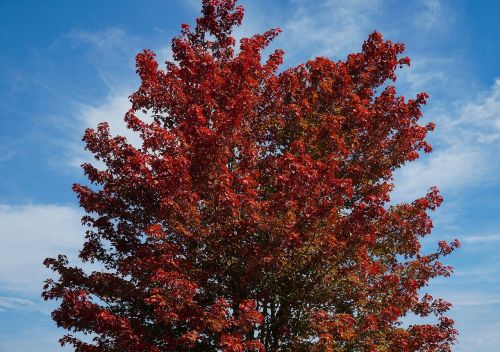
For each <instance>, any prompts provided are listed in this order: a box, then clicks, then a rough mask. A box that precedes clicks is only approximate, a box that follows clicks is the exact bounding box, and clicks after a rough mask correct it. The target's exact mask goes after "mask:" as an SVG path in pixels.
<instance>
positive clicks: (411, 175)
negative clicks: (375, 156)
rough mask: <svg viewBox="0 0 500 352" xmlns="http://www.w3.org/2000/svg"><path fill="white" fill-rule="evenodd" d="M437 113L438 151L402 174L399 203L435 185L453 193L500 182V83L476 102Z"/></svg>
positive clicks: (498, 81)
mask: <svg viewBox="0 0 500 352" xmlns="http://www.w3.org/2000/svg"><path fill="white" fill-rule="evenodd" d="M450 107H453V104H452V103H449V104H447V108H448V109H450ZM434 113H435V114H436V119H437V121H438V129H437V131H436V132H435V134H434V135H433V138H434V140H435V142H436V143H435V144H436V145H437V148H436V151H435V152H434V153H432V154H431V155H430V156H428V157H424V158H423V159H422V160H419V161H417V162H415V163H413V164H410V165H408V166H405V167H404V168H403V169H402V170H400V171H399V173H398V174H397V177H396V185H397V187H396V192H395V199H397V200H405V201H408V200H411V199H412V198H415V197H416V196H419V195H422V194H424V193H425V191H426V190H427V189H428V188H429V187H431V186H438V187H439V188H441V189H442V190H443V191H447V192H451V191H457V190H460V189H464V188H469V187H474V186H477V185H480V184H484V183H485V182H498V181H499V180H498V179H497V178H496V177H495V175H497V173H496V172H498V171H499V170H498V168H499V166H500V165H498V163H495V162H492V160H498V152H499V148H500V145H499V144H498V142H499V141H500V80H498V79H497V80H496V81H495V83H494V84H493V86H492V87H491V88H490V89H487V90H485V91H484V92H481V93H480V94H478V96H477V97H476V98H475V99H472V100H471V101H469V102H465V103H462V104H458V106H457V107H456V108H454V109H451V111H440V112H434Z"/></svg>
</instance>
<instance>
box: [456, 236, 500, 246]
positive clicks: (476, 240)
mask: <svg viewBox="0 0 500 352" xmlns="http://www.w3.org/2000/svg"><path fill="white" fill-rule="evenodd" d="M461 242H464V243H470V244H483V243H492V242H500V234H494V235H484V236H467V237H463V238H462V239H461Z"/></svg>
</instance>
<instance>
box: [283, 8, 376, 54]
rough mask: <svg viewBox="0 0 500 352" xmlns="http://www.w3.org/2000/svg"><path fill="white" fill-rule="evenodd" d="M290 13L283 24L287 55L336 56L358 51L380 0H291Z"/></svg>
mask: <svg viewBox="0 0 500 352" xmlns="http://www.w3.org/2000/svg"><path fill="white" fill-rule="evenodd" d="M291 5H292V6H293V9H294V10H293V13H292V15H291V17H290V19H289V20H288V21H287V22H286V23H285V25H284V33H283V39H284V41H285V43H284V45H285V46H286V48H285V49H286V51H287V53H288V54H290V55H292V56H293V55H296V54H299V53H301V52H302V53H304V54H306V53H305V51H307V54H309V55H314V56H318V55H323V56H333V55H335V56H336V57H338V56H339V55H345V54H346V53H347V52H349V51H358V50H359V48H360V45H361V43H363V41H364V40H365V39H366V37H367V35H368V34H369V33H370V32H372V31H373V30H374V29H375V28H374V27H373V24H374V17H376V15H377V14H378V13H379V10H380V6H381V2H380V1H379V0H352V1H347V0H327V1H306V0H293V1H291Z"/></svg>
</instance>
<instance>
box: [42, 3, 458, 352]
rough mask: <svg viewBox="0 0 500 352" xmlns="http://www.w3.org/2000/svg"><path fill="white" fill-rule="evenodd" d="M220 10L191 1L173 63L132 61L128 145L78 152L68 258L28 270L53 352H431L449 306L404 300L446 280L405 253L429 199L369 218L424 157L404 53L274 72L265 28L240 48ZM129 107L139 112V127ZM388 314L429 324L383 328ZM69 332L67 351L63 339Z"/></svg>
mask: <svg viewBox="0 0 500 352" xmlns="http://www.w3.org/2000/svg"><path fill="white" fill-rule="evenodd" d="M235 2H236V1H235V0H203V8H202V16H201V17H200V18H198V19H197V21H196V26H195V27H194V28H190V26H188V25H183V26H182V33H181V35H180V36H179V37H176V38H174V39H173V41H172V49H173V58H174V61H173V62H167V63H166V68H165V69H159V68H158V63H157V62H156V60H155V55H154V53H153V52H151V51H149V50H145V51H143V52H141V53H140V54H138V55H137V72H138V74H139V76H140V78H141V85H140V88H139V89H138V90H137V92H136V93H134V94H133V95H132V96H131V102H132V108H131V109H130V110H129V111H128V113H127V114H126V116H125V121H126V123H127V124H128V127H129V128H130V129H131V130H133V131H135V132H136V133H138V134H140V136H141V138H142V147H140V148H136V147H134V146H132V145H130V144H129V143H127V140H126V139H125V138H124V137H121V136H116V137H114V136H111V135H110V132H109V129H108V125H107V124H106V123H102V124H100V125H99V126H98V127H97V129H96V130H94V129H88V130H87V131H86V133H85V136H84V138H83V140H84V141H85V142H86V148H87V149H88V150H89V151H91V152H92V153H93V154H94V156H95V158H96V159H97V160H100V161H101V162H103V163H104V164H105V168H104V169H97V168H96V167H94V166H92V165H90V164H84V165H83V169H84V171H85V174H86V175H87V177H88V179H89V180H90V181H91V183H92V184H94V186H92V185H88V186H85V185H80V184H76V185H75V186H74V191H75V192H76V193H77V195H78V197H79V200H80V205H81V206H82V207H83V209H84V210H85V211H86V213H87V215H85V216H84V217H83V223H84V224H85V225H87V226H88V231H87V232H86V237H85V238H86V241H85V244H84V246H83V249H82V250H81V252H80V258H81V259H82V260H83V261H84V262H97V263H100V264H101V270H96V271H93V272H91V273H87V272H85V271H84V270H83V269H82V268H81V267H78V266H70V265H69V264H68V261H67V259H66V257H65V256H63V255H60V256H59V257H58V258H54V259H50V258H49V259H46V261H45V265H46V266H48V267H49V268H51V269H52V270H53V271H55V272H57V273H58V275H59V278H58V279H57V280H53V279H48V280H47V281H46V285H45V288H44V292H43V297H44V298H45V299H46V300H48V299H56V300H59V301H60V306H59V307H58V308H57V309H56V310H55V311H54V312H53V314H52V316H53V319H54V320H55V321H56V322H57V325H58V326H60V327H63V328H65V329H67V330H69V331H70V332H71V334H69V335H66V336H64V337H63V338H62V339H61V343H62V344H63V345H64V344H70V345H73V346H74V347H75V350H76V351H79V352H91V351H92V352H93V351H99V352H101V351H113V352H116V351H137V352H139V351H140V352H144V351H149V352H161V351H165V352H166V351H225V352H242V351H399V352H404V351H449V350H450V348H451V345H452V344H453V342H454V341H455V338H456V335H457V332H456V330H455V329H454V327H453V321H452V320H451V319H449V318H447V317H446V316H445V315H444V313H445V312H446V311H447V310H448V309H449V307H450V304H449V303H447V302H444V301H443V300H441V299H434V298H433V297H431V296H430V295H428V294H425V295H422V294H421V290H420V289H421V288H423V287H424V286H426V285H427V284H428V282H429V280H430V279H432V278H434V277H438V276H448V275H450V273H451V268H450V267H449V266H445V265H443V264H441V263H440V262H439V260H440V258H441V257H442V256H444V255H447V254H449V253H450V252H451V251H452V250H453V249H454V248H455V247H457V246H458V245H459V243H458V241H455V242H453V243H451V244H447V243H446V242H440V243H439V248H438V250H437V251H436V252H435V253H431V254H423V253H422V252H421V243H420V240H421V238H422V237H424V236H426V235H428V234H429V233H430V232H431V228H432V222H431V219H430V218H429V215H428V212H429V211H431V210H434V209H435V208H436V207H438V206H439V205H440V203H441V201H442V198H441V196H440V195H439V194H438V191H437V190H436V189H431V190H430V192H429V193H428V194H427V195H426V196H425V197H423V198H420V199H417V200H415V201H414V202H412V203H409V204H399V205H392V206H389V204H388V202H389V195H390V192H391V190H392V189H393V172H394V170H395V169H397V168H399V167H401V166H402V165H403V164H405V163H406V162H409V161H412V160H415V159H416V158H418V156H419V152H421V151H424V152H430V151H431V147H430V145H429V144H428V143H427V142H426V141H425V137H426V134H427V132H429V131H431V130H432V129H433V127H434V125H433V124H427V125H425V126H421V125H419V124H418V121H419V119H420V118H421V116H422V113H421V106H422V105H423V104H425V102H426V98H427V95H426V94H425V93H421V94H419V95H418V96H417V97H416V98H415V99H410V100H405V99H404V98H403V97H401V96H397V95H396V91H395V88H394V87H393V86H391V85H385V83H386V82H387V81H388V80H395V79H396V75H395V70H396V68H398V67H400V66H403V65H409V62H410V61H409V59H408V58H407V57H401V54H402V53H403V49H404V46H403V45H402V44H400V43H392V42H391V41H388V40H384V39H383V38H382V36H381V35H380V34H379V33H377V32H375V33H373V34H371V35H370V36H369V38H368V39H367V41H366V42H365V43H364V44H363V47H362V51H361V52H360V53H356V54H351V55H349V56H348V57H347V59H346V60H345V61H338V62H334V61H332V60H330V59H328V58H325V57H318V58H316V59H313V60H310V61H308V62H306V63H305V64H301V65H298V66H296V67H292V68H289V69H286V70H284V71H282V72H279V71H278V68H279V66H280V64H281V63H282V57H283V52H282V51H281V50H276V51H275V52H274V53H273V54H271V55H270V56H269V57H268V58H267V59H266V60H265V61H264V60H263V59H262V57H261V51H262V50H263V49H264V48H265V47H266V46H268V44H269V43H270V42H271V40H272V39H273V38H275V37H276V36H277V35H278V34H279V32H280V30H279V29H273V30H270V31H267V32H265V33H263V34H259V35H255V36H253V37H251V38H245V39H242V40H241V42H240V46H239V51H237V52H236V51H235V44H236V43H235V39H234V38H233V37H232V36H231V32H232V29H233V28H234V27H235V26H237V25H240V24H241V21H242V19H243V9H242V8H241V7H237V6H236V4H235ZM139 111H143V112H145V113H148V114H150V115H151V116H152V117H153V118H154V122H152V123H146V122H144V121H143V120H141V119H140V118H138V117H137V116H136V113H137V112H139ZM407 314H414V315H416V316H417V317H418V316H421V317H427V316H435V318H436V320H435V323H434V324H421V325H419V324H414V325H410V326H406V325H404V324H402V318H403V317H405V316H406V315H407ZM82 334H84V335H89V336H88V337H87V338H81V335H82Z"/></svg>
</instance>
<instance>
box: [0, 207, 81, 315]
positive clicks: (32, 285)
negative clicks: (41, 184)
mask: <svg viewBox="0 0 500 352" xmlns="http://www.w3.org/2000/svg"><path fill="white" fill-rule="evenodd" d="M80 217H81V213H80V211H79V210H77V209H75V208H72V207H66V206H60V205H41V204H36V205H35V204H34V205H23V206H11V205H0V229H2V245H1V246H0V289H2V290H3V291H4V292H15V293H16V294H19V295H22V296H24V297H31V296H33V295H35V296H39V294H40V292H41V288H42V281H43V280H44V279H45V278H46V277H47V276H48V274H49V273H48V271H47V270H46V269H45V268H44V267H43V265H42V262H43V260H44V259H45V258H46V257H49V256H55V255H57V254H59V253H61V252H65V253H68V254H69V255H70V256H71V255H73V256H76V253H77V250H78V249H79V247H80V244H81V243H82V239H83V236H82V234H83V230H82V227H81V226H80ZM2 302H3V306H6V305H7V304H11V305H12V304H21V303H22V301H20V300H17V301H16V300H15V299H10V300H5V298H4V300H3V301H2ZM9 302H10V303H9ZM16 302H17V303H16ZM23 302H24V303H26V302H25V301H23Z"/></svg>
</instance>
